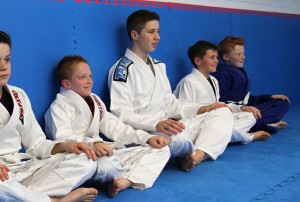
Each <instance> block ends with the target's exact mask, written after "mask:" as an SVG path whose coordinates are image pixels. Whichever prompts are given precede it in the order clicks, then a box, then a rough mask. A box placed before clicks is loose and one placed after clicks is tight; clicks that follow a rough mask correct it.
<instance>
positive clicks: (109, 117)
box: [99, 112, 152, 145]
mask: <svg viewBox="0 0 300 202" xmlns="http://www.w3.org/2000/svg"><path fill="white" fill-rule="evenodd" d="M99 130H100V132H101V133H103V134H104V135H105V136H106V137H108V138H109V139H111V140H113V141H116V142H117V141H123V143H124V144H125V145H126V144H133V143H135V144H143V145H146V144H147V141H148V139H149V138H150V137H151V136H152V135H150V134H149V133H146V132H144V131H141V130H134V129H133V128H132V127H131V126H129V125H127V124H125V123H123V122H122V121H121V120H120V119H119V118H117V117H116V116H114V115H113V114H111V113H109V112H106V113H105V114H104V116H103V118H102V120H101V123H100V128H99Z"/></svg>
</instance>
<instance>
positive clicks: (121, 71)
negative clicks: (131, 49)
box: [113, 56, 133, 83]
mask: <svg viewBox="0 0 300 202" xmlns="http://www.w3.org/2000/svg"><path fill="white" fill-rule="evenodd" d="M131 64H133V62H132V61H131V60H130V59H129V58H127V57H126V56H124V57H123V58H122V59H121V60H120V62H119V63H118V65H117V66H116V68H115V72H114V77H113V80H114V81H121V82H125V83H126V82H127V76H128V68H129V66H130V65H131Z"/></svg>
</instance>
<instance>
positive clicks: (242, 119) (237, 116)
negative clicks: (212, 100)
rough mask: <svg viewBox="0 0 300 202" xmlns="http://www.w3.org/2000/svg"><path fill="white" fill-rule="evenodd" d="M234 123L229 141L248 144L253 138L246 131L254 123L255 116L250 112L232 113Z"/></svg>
mask: <svg viewBox="0 0 300 202" xmlns="http://www.w3.org/2000/svg"><path fill="white" fill-rule="evenodd" d="M233 116H234V124H233V131H232V137H231V140H230V142H231V143H233V142H241V143H243V144H248V143H249V142H251V141H252V139H253V134H251V133H248V131H249V130H250V128H251V127H252V126H254V124H255V123H256V119H255V117H254V116H253V115H252V113H250V112H238V113H234V114H233Z"/></svg>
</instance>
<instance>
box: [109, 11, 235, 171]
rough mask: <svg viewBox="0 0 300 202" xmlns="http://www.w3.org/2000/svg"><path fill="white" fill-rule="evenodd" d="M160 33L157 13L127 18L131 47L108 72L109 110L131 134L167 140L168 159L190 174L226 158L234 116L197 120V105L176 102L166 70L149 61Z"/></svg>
mask: <svg viewBox="0 0 300 202" xmlns="http://www.w3.org/2000/svg"><path fill="white" fill-rule="evenodd" d="M159 31H160V28H159V16H158V14H157V13H155V12H150V11H147V10H139V11H136V12H134V13H132V14H131V15H130V16H129V17H128V18H127V32H128V35H129V38H130V40H131V47H130V48H129V49H127V50H126V53H125V56H124V57H122V58H121V59H120V60H119V61H117V62H116V63H115V64H114V65H113V66H112V67H111V69H110V72H109V77H108V86H109V90H110V98H111V105H110V107H111V108H110V109H111V111H112V112H113V113H114V114H116V115H117V116H119V118H120V119H121V120H122V121H124V122H125V123H127V124H130V125H131V126H132V127H134V128H135V129H142V130H145V131H147V132H150V133H152V134H158V135H161V136H164V137H167V138H168V139H170V140H171V143H170V145H169V147H170V149H171V154H172V155H173V156H175V157H179V158H178V159H179V164H180V167H181V168H182V169H183V170H185V171H189V170H191V169H192V168H193V167H195V166H196V165H198V164H199V163H200V162H201V161H202V160H203V159H204V158H205V156H208V157H210V158H211V159H214V160H215V159H217V157H218V156H219V155H220V154H222V153H223V152H224V150H225V148H226V146H227V144H228V142H229V141H230V137H231V132H232V126H233V116H232V114H231V112H230V110H229V109H228V108H227V107H226V108H222V109H219V111H218V112H211V113H209V114H208V113H207V114H203V115H198V114H201V111H200V110H199V106H200V105H199V104H197V103H192V102H185V103H184V102H180V101H179V100H177V99H176V98H175V96H174V94H172V91H171V87H170V83H169V80H168V77H167V75H166V66H165V64H164V63H161V62H159V61H157V60H154V59H152V58H151V57H150V56H149V55H148V53H149V52H152V51H154V50H155V48H156V47H157V45H158V41H159V39H160V36H159ZM206 154H207V155H206Z"/></svg>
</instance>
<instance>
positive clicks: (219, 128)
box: [184, 107, 233, 160]
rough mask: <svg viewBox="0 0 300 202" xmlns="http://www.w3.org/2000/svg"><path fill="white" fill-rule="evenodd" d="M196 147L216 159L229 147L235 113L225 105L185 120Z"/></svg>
mask: <svg viewBox="0 0 300 202" xmlns="http://www.w3.org/2000/svg"><path fill="white" fill-rule="evenodd" d="M184 123H185V127H186V128H187V129H188V130H189V132H190V139H191V140H192V142H193V143H194V148H195V149H198V150H201V151H203V152H205V153H206V154H208V155H209V157H210V158H212V159H213V160H216V159H217V158H218V156H219V155H221V154H222V153H223V152H224V150H225V148H226V147H227V145H228V143H229V141H230V139H231V134H232V128H233V115H232V113H231V111H230V109H229V108H227V107H223V108H218V109H214V110H212V111H210V112H207V113H204V114H201V115H197V116H196V117H195V118H193V119H187V120H185V121H184Z"/></svg>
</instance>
